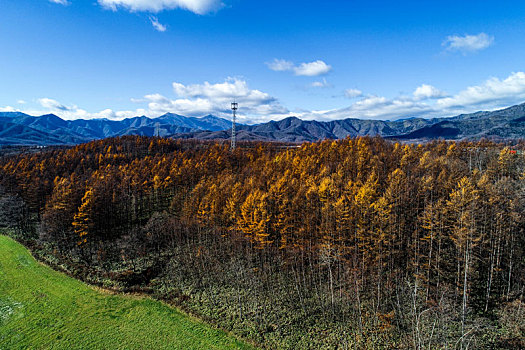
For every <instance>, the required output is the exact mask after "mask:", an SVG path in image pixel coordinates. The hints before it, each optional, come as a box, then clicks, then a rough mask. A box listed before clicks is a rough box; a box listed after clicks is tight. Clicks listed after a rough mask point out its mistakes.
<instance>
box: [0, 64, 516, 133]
mask: <svg viewBox="0 0 525 350" xmlns="http://www.w3.org/2000/svg"><path fill="white" fill-rule="evenodd" d="M425 86H429V85H425V84H423V85H421V86H419V87H418V88H416V89H415V91H414V95H413V96H410V97H407V96H402V97H396V98H387V97H384V96H374V95H368V96H363V97H362V98H361V99H358V100H357V101H355V102H354V103H352V104H350V105H349V106H348V107H345V108H341V109H333V110H317V111H306V110H301V111H297V113H292V112H290V111H289V110H288V109H287V108H286V107H284V106H282V105H281V104H280V103H279V101H278V100H277V99H276V98H275V97H273V96H271V95H269V94H268V93H265V92H262V91H260V90H256V89H251V88H250V87H249V86H248V83H247V82H246V81H245V80H242V79H239V78H228V79H226V80H225V81H224V82H220V83H209V82H204V83H202V84H189V85H185V84H182V83H178V82H175V83H173V90H174V93H175V95H176V97H175V98H169V97H166V96H163V95H161V94H158V93H153V94H148V95H146V96H144V97H143V98H140V99H132V101H133V102H135V103H137V104H143V105H144V106H140V108H137V109H133V110H120V111H114V110H112V109H105V110H102V111H99V112H94V113H90V112H87V111H86V110H84V109H81V108H78V107H77V106H76V105H68V104H64V103H61V102H59V101H57V100H54V99H51V98H41V99H38V103H39V104H40V106H41V107H40V109H34V110H29V109H27V108H24V110H23V112H25V113H27V114H30V115H42V114H46V113H54V114H56V115H58V116H60V117H62V118H64V119H78V118H84V119H90V118H107V119H115V120H118V119H124V118H129V117H134V116H140V115H146V116H148V117H158V116H160V115H162V114H164V113H167V112H172V113H177V114H182V115H186V116H197V117H198V116H203V115H206V114H215V115H217V116H221V117H226V118H229V117H230V115H231V110H230V102H231V101H232V99H235V100H236V101H237V102H238V103H239V107H240V108H239V120H240V122H244V123H249V124H252V123H260V122H266V121H269V120H278V119H282V118H285V117H288V116H292V115H294V116H298V117H301V118H304V119H317V120H334V119H344V118H361V119H382V120H385V119H399V118H408V117H423V118H429V117H449V116H454V115H458V114H461V113H471V112H475V111H478V110H495V109H499V108H503V107H507V106H511V105H515V104H519V103H523V102H525V72H516V73H512V74H510V75H509V76H508V77H506V78H504V79H500V78H490V79H488V80H486V81H485V82H483V83H481V84H479V85H475V86H470V87H467V88H465V89H463V90H461V91H459V92H458V93H456V94H454V95H449V96H446V95H445V94H444V93H441V94H440V93H438V92H440V91H441V90H439V89H437V88H435V87H432V88H428V87H425ZM350 91H351V94H350V95H355V96H356V97H359V96H362V93H361V94H359V92H360V91H359V90H352V89H350ZM417 91H419V93H416V92H417ZM438 95H440V96H441V97H440V96H438ZM421 96H423V97H425V98H422V97H421ZM0 111H9V112H13V111H20V109H15V108H13V107H11V106H6V107H0Z"/></svg>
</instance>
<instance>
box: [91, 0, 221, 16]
mask: <svg viewBox="0 0 525 350" xmlns="http://www.w3.org/2000/svg"><path fill="white" fill-rule="evenodd" d="M98 3H99V4H100V5H102V6H104V7H106V8H109V9H111V10H113V11H116V10H117V9H118V8H119V7H121V8H125V9H127V10H129V11H134V12H138V11H145V12H154V13H157V12H160V11H163V10H172V9H176V8H180V9H185V10H188V11H191V12H193V13H196V14H199V15H202V14H206V13H209V12H212V11H215V10H218V9H219V8H221V7H222V6H223V3H222V2H221V1H220V0H98Z"/></svg>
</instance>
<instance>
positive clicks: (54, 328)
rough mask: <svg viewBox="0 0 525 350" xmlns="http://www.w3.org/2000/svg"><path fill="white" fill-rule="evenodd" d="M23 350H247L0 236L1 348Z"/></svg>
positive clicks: (215, 332)
mask: <svg viewBox="0 0 525 350" xmlns="http://www.w3.org/2000/svg"><path fill="white" fill-rule="evenodd" d="M27 348H31V349H229V348H241V349H248V348H251V347H250V346H248V345H245V344H243V343H242V342H240V341H238V340H236V339H234V338H232V337H230V336H228V335H227V334H225V333H224V332H222V331H219V330H215V329H213V328H211V327H210V326H207V325H206V324H203V323H202V322H200V321H198V320H195V319H192V318H190V317H188V316H186V315H184V314H182V313H180V312H179V311H177V310H176V309H173V308H170V307H168V306H166V305H164V304H163V303H161V302H158V301H154V300H151V299H149V298H138V297H134V296H121V295H109V294H107V293H103V292H100V291H97V290H94V289H93V288H91V287H89V286H87V285H86V284H84V283H82V282H80V281H77V280H75V279H73V278H70V277H67V276H65V275H63V274H61V273H59V272H56V271H54V270H52V269H50V268H48V267H46V266H43V265H41V264H39V263H38V262H36V261H35V259H34V258H33V257H32V256H31V255H30V254H29V252H28V251H27V250H26V249H25V248H24V247H23V246H21V245H20V244H18V243H17V242H15V241H13V240H12V239H10V238H7V237H5V236H1V235H0V349H2V350H3V349H27Z"/></svg>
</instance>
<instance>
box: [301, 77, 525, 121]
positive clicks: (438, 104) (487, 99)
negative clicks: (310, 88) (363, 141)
mask: <svg viewBox="0 0 525 350" xmlns="http://www.w3.org/2000/svg"><path fill="white" fill-rule="evenodd" d="M427 86H429V85H427ZM422 87H423V88H422ZM416 92H419V93H418V94H416ZM438 95H439V96H438ZM422 96H423V97H425V98H424V99H423V98H421V97H422ZM523 102H525V73H524V72H516V73H512V74H510V75H509V76H508V77H507V78H505V79H499V78H490V79H488V80H486V81H485V82H483V83H482V84H480V85H475V86H470V87H467V88H466V89H464V90H462V91H460V92H458V93H457V94H455V95H453V96H446V95H445V94H444V93H443V92H441V90H439V89H437V88H434V87H432V88H429V87H425V85H422V86H420V87H418V88H417V89H416V91H415V92H414V97H413V98H410V97H398V98H393V99H389V98H386V97H381V96H366V97H364V98H362V99H361V100H359V101H357V102H355V103H353V104H352V105H350V106H348V107H346V108H342V109H334V110H331V111H312V112H310V113H308V112H306V113H304V114H303V117H305V118H308V119H320V120H331V119H344V118H362V119H385V120H386V119H399V118H408V117H422V118H430V117H451V116H454V115H458V114H462V113H472V112H476V111H479V110H495V109H499V108H504V107H508V106H511V105H515V104H520V103H523Z"/></svg>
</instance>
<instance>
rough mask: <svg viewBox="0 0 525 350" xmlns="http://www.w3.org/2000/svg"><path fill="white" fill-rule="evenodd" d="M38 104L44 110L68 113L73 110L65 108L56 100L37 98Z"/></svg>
mask: <svg viewBox="0 0 525 350" xmlns="http://www.w3.org/2000/svg"><path fill="white" fill-rule="evenodd" d="M38 103H40V105H41V106H42V107H44V108H47V109H51V110H59V111H69V110H71V109H74V107H67V106H65V105H63V104H61V103H60V102H58V101H57V100H53V99H51V98H47V97H45V98H39V99H38Z"/></svg>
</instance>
